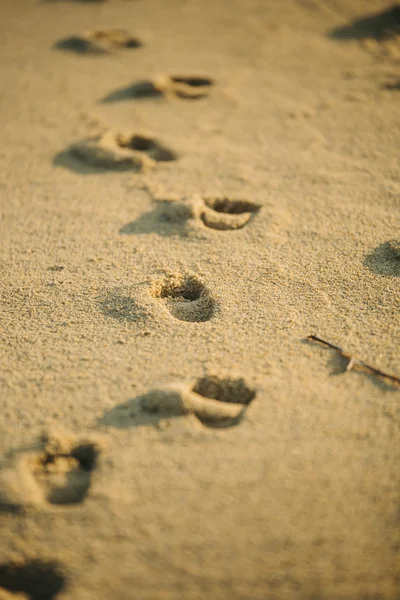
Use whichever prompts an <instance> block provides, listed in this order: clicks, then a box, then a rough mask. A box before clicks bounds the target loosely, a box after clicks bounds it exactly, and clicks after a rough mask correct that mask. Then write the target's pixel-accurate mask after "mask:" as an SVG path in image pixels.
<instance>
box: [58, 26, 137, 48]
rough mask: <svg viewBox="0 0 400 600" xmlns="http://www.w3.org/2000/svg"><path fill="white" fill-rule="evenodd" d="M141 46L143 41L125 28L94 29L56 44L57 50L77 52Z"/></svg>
mask: <svg viewBox="0 0 400 600" xmlns="http://www.w3.org/2000/svg"><path fill="white" fill-rule="evenodd" d="M141 46H142V43H141V42H140V41H139V40H138V39H137V38H135V37H133V36H132V35H131V34H130V33H129V32H128V31H126V30H125V29H94V30H93V31H87V32H84V33H82V34H80V35H73V36H70V37H67V38H64V39H62V40H60V41H58V42H56V43H55V44H54V48H56V49H57V50H68V51H70V52H75V53H76V54H105V53H109V52H112V51H114V50H119V49H124V48H130V49H132V48H140V47H141Z"/></svg>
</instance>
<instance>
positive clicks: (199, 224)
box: [119, 196, 261, 236]
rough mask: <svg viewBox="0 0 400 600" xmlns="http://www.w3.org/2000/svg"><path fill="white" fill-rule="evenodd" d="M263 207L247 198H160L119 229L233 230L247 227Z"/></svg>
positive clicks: (182, 232) (182, 233)
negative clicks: (152, 205) (151, 207)
mask: <svg viewBox="0 0 400 600" xmlns="http://www.w3.org/2000/svg"><path fill="white" fill-rule="evenodd" d="M260 208H261V206H260V205H259V204H256V203H255V202H250V201H248V200H238V199H231V198H227V197H217V198H202V197H200V196H198V197H193V198H191V199H189V200H157V207H156V209H155V210H153V211H151V212H149V213H145V214H143V215H141V216H140V217H138V219H136V220H135V221H133V222H131V223H127V224H125V225H124V226H123V227H121V229H120V230H119V232H120V233H122V234H125V235H133V234H143V233H157V234H158V235H165V236H168V235H180V236H190V235H192V234H194V233H195V232H196V229H204V228H207V229H215V230H217V231H232V230H235V229H242V228H243V227H245V226H246V225H247V224H248V223H249V222H250V221H251V220H252V219H253V218H254V217H255V215H256V214H257V213H258V211H259V210H260Z"/></svg>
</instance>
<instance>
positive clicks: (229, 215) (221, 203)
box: [200, 197, 261, 231]
mask: <svg viewBox="0 0 400 600" xmlns="http://www.w3.org/2000/svg"><path fill="white" fill-rule="evenodd" d="M203 200H204V208H203V210H202V212H201V215H200V218H201V220H202V221H203V223H204V225H205V226H206V227H210V228H211V229H219V230H221V231H222V230H225V231H226V230H231V229H241V228H242V227H244V226H245V225H247V224H248V223H249V221H250V220H251V219H252V218H253V217H254V215H255V214H256V213H257V212H258V211H259V210H260V208H261V207H260V205H259V204H255V203H254V202H249V201H248V200H231V199H230V198H225V197H220V198H204V199H203Z"/></svg>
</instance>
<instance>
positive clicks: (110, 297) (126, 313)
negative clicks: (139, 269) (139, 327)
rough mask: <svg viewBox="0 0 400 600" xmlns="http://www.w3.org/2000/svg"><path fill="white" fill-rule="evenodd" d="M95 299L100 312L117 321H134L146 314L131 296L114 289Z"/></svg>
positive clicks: (141, 318)
mask: <svg viewBox="0 0 400 600" xmlns="http://www.w3.org/2000/svg"><path fill="white" fill-rule="evenodd" d="M97 300H98V306H99V308H100V311H101V312H102V314H103V315H104V316H105V317H111V318H113V319H116V320H117V321H121V322H126V323H136V322H138V321H142V320H144V319H145V318H146V316H147V315H146V313H145V311H144V310H143V309H142V308H141V307H139V306H138V304H137V303H136V302H135V300H134V299H133V298H131V297H130V296H126V295H123V294H121V293H119V292H118V291H116V290H112V291H109V292H107V293H105V294H103V295H102V296H100V297H99V298H98V299H97Z"/></svg>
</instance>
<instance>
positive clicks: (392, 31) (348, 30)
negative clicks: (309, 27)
mask: <svg viewBox="0 0 400 600" xmlns="http://www.w3.org/2000/svg"><path fill="white" fill-rule="evenodd" d="M398 34H400V4H395V5H394V6H392V7H391V8H389V9H387V10H384V11H382V12H380V13H376V14H371V15H368V16H366V17H362V18H359V19H355V20H354V21H352V22H351V23H349V24H347V25H343V26H340V27H335V28H334V29H331V30H330V31H329V32H328V36H329V37H331V38H334V39H337V40H362V39H367V38H375V39H378V40H379V39H386V38H390V37H392V36H394V35H398Z"/></svg>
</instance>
